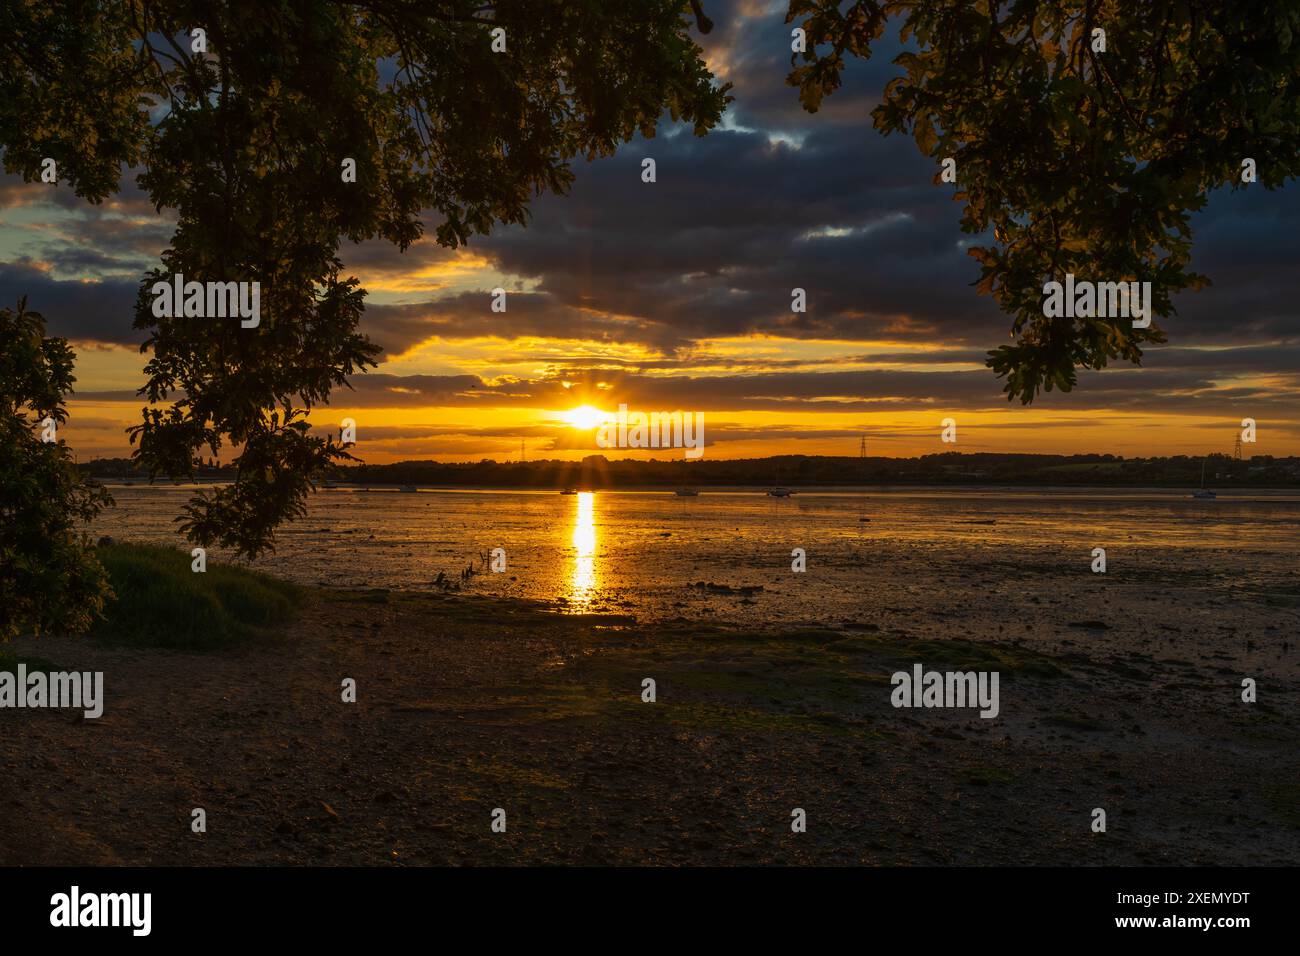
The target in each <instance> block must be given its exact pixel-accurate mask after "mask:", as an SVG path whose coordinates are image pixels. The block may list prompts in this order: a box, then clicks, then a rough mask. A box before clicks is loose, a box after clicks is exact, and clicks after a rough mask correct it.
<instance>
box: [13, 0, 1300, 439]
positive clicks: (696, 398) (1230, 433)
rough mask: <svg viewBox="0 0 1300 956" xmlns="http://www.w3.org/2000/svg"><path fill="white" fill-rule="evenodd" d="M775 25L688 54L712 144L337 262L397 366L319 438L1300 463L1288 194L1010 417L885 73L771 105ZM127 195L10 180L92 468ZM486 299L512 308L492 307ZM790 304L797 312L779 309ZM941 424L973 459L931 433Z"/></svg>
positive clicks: (130, 345) (135, 220) (775, 83)
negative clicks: (1248, 425)
mask: <svg viewBox="0 0 1300 956" xmlns="http://www.w3.org/2000/svg"><path fill="white" fill-rule="evenodd" d="M784 7H785V3H784V2H783V0H782V2H780V3H775V4H765V3H759V2H752V0H751V2H745V3H736V2H732V3H722V2H717V0H714V2H711V3H710V4H709V6H708V9H709V15H710V16H711V17H712V18H713V19H714V21H715V22H716V24H717V26H716V27H715V29H714V31H713V33H712V34H710V35H708V36H704V37H699V39H700V41H701V43H702V45H703V46H704V48H705V50H706V51H707V52H708V55H709V60H710V63H711V65H712V66H713V68H714V71H715V73H717V74H718V75H719V76H720V77H721V78H722V79H724V80H728V81H730V82H732V83H733V84H734V89H733V91H732V94H733V95H734V96H735V102H734V103H733V104H732V105H731V108H730V110H729V112H728V114H727V116H726V120H725V124H724V127H723V128H721V129H718V130H716V131H714V132H713V133H711V134H709V135H708V136H706V137H704V138H696V137H695V136H693V135H692V134H691V132H690V130H689V129H683V128H678V127H675V126H674V125H673V124H671V123H670V122H669V121H668V120H667V119H665V121H664V123H663V124H662V125H661V126H660V131H659V135H658V136H657V137H655V138H654V139H653V140H648V141H647V140H641V139H638V140H636V141H633V142H631V143H629V144H627V145H625V146H624V147H623V149H622V150H620V152H619V153H618V154H617V155H616V156H614V157H612V158H608V159H604V160H599V161H597V162H594V163H588V162H586V161H585V160H582V159H578V160H575V162H574V164H573V168H574V172H575V173H576V174H577V181H576V182H575V184H574V186H573V189H572V192H571V194H570V195H568V196H563V197H556V196H544V197H542V198H540V199H538V200H537V201H536V202H535V203H534V205H533V207H532V211H533V216H532V221H531V222H530V224H529V225H528V226H527V227H526V228H518V227H510V228H500V229H498V230H497V231H495V232H494V233H493V234H492V235H491V236H488V237H480V238H476V239H474V240H473V241H472V242H471V244H470V246H469V247H468V248H467V249H460V250H455V251H453V250H448V249H445V248H443V247H440V246H438V245H437V244H436V243H434V242H433V241H432V239H426V240H423V241H421V242H419V243H417V244H416V245H414V246H413V247H412V248H411V249H409V250H408V251H407V252H406V253H399V252H398V251H397V250H396V249H395V248H394V247H392V246H390V245H388V244H386V243H383V242H372V243H365V244H361V245H348V246H345V247H344V248H343V250H342V252H341V256H342V258H343V260H344V262H345V263H346V266H347V268H348V269H349V270H350V271H351V273H352V274H355V275H356V276H358V277H359V278H360V279H361V282H362V284H363V286H364V287H365V288H366V289H367V290H368V291H369V296H368V299H367V303H368V308H367V311H366V315H365V318H364V319H363V322H362V326H361V328H362V331H364V332H366V333H367V334H368V335H370V337H371V338H372V339H373V340H374V341H376V342H377V343H379V344H380V345H382V346H383V348H384V350H385V351H384V356H383V359H382V362H381V364H380V366H379V368H378V369H376V370H374V371H372V372H370V373H368V374H365V375H358V376H356V377H354V379H353V382H352V384H353V386H354V388H355V391H353V392H348V391H340V392H338V393H336V396H335V399H334V401H333V404H332V405H331V406H330V407H328V408H324V409H321V410H318V411H317V412H316V413H315V414H314V415H313V423H314V424H315V425H317V426H318V427H320V428H322V429H325V428H327V427H329V428H334V427H336V426H337V423H338V422H339V421H340V419H342V418H344V417H352V418H354V419H355V420H356V422H357V437H358V441H359V447H358V449H357V453H358V455H359V456H360V457H361V458H362V459H363V460H365V461H369V462H375V463H382V462H387V461H393V460H400V459H403V458H432V459H439V460H444V461H453V460H477V459H480V458H496V459H498V460H502V459H516V458H518V456H519V453H520V451H519V449H520V442H521V441H524V442H526V447H527V455H528V457H529V458H530V459H531V458H548V457H549V458H578V457H582V456H583V455H586V454H590V453H592V452H593V451H596V450H597V449H596V448H595V445H594V441H593V438H592V431H591V429H589V428H588V429H580V428H576V427H573V425H572V424H571V420H572V416H568V415H566V413H567V412H568V411H569V410H571V409H573V408H575V407H576V406H581V405H589V406H593V407H595V408H599V409H605V410H615V409H617V408H618V406H619V404H620V403H626V404H627V405H628V406H629V407H630V408H632V409H634V410H643V411H647V412H649V411H671V410H675V409H682V410H686V411H699V412H703V413H704V415H705V438H706V441H707V449H706V452H705V457H706V458H737V457H756V456H764V455H772V454H789V453H803V454H830V455H856V454H857V451H858V441H859V438H860V437H861V436H864V435H865V436H866V438H867V441H868V447H869V450H870V453H871V454H876V455H888V456H904V455H916V454H924V453H928V452H940V451H951V450H954V448H955V450H957V451H1016V452H1033V451H1041V452H1060V453H1071V452H1110V453H1114V454H1122V455H1130V456H1131V455H1149V454H1191V455H1200V454H1204V453H1206V452H1211V451H1218V452H1230V451H1231V449H1232V444H1233V438H1234V436H1235V434H1236V431H1237V428H1238V426H1239V423H1240V421H1241V419H1242V418H1244V417H1250V418H1254V419H1255V420H1256V421H1257V422H1258V424H1259V441H1258V444H1257V445H1255V446H1254V448H1253V449H1252V448H1249V447H1248V449H1247V454H1250V453H1251V452H1252V451H1253V452H1255V453H1262V454H1273V455H1288V454H1291V455H1294V454H1300V304H1298V302H1300V241H1298V240H1300V234H1298V233H1297V225H1296V224H1297V223H1300V187H1296V186H1295V185H1294V184H1292V185H1291V186H1290V187H1289V188H1287V189H1285V190H1281V191H1276V192H1271V193H1270V192H1268V191H1266V190H1264V189H1263V188H1262V187H1259V186H1256V187H1251V188H1248V189H1246V190H1243V191H1241V192H1238V193H1236V194H1229V193H1222V194H1216V195H1215V196H1214V197H1212V199H1211V201H1210V203H1209V205H1208V207H1207V208H1206V209H1205V210H1204V211H1202V212H1201V213H1199V214H1197V215H1195V216H1194V217H1193V227H1194V230H1195V253H1194V257H1193V260H1192V267H1193V269H1194V270H1195V271H1198V272H1202V273H1205V274H1207V275H1208V276H1209V277H1210V278H1211V280H1212V282H1213V285H1212V286H1211V287H1210V288H1208V289H1206V290H1204V291H1202V292H1199V293H1197V292H1188V293H1185V294H1183V295H1181V296H1179V297H1178V298H1177V299H1176V304H1177V306H1178V310H1179V314H1178V315H1177V316H1174V317H1172V318H1170V319H1168V320H1164V321H1160V322H1158V324H1160V325H1161V326H1162V327H1163V328H1164V329H1165V330H1166V331H1167V333H1168V335H1169V342H1168V343H1167V344H1166V345H1163V346H1155V347H1153V348H1152V349H1151V350H1150V351H1149V352H1148V353H1147V359H1146V363H1145V367H1144V368H1142V369H1131V368H1129V367H1127V366H1117V367H1115V368H1112V369H1110V370H1107V371H1105V372H1100V373H1097V372H1083V373H1081V374H1080V383H1079V387H1078V388H1077V390H1076V391H1075V392H1074V393H1072V394H1069V395H1062V394H1060V393H1051V394H1048V395H1044V396H1042V397H1041V398H1040V399H1039V400H1038V402H1036V403H1035V405H1034V406H1032V407H1030V408H1028V409H1026V408H1023V407H1022V406H1020V405H1019V403H1015V404H1008V402H1007V401H1006V399H1005V396H1004V395H1003V393H1002V391H1001V387H1000V382H999V381H998V380H997V379H996V378H995V377H994V376H993V373H992V372H991V371H989V370H988V369H987V368H985V367H984V365H983V361H984V358H985V353H986V352H987V350H988V349H990V348H994V347H996V346H998V345H1002V344H1004V343H1006V342H1007V341H1008V332H1009V328H1010V318H1009V317H1008V316H1006V315H1004V314H1003V313H1001V312H1000V311H999V310H998V309H997V307H996V306H995V305H994V304H993V303H992V302H991V301H990V300H989V299H987V298H985V297H981V296H979V295H977V294H976V292H975V291H974V289H973V287H972V283H973V282H974V281H975V279H976V278H977V276H978V267H977V264H976V263H975V261H974V260H973V259H971V258H970V257H969V256H967V255H966V253H965V249H966V248H967V247H968V246H969V245H971V244H972V243H973V242H974V241H975V238H974V237H971V236H968V235H965V234H963V233H962V232H961V231H960V230H959V229H958V219H959V215H960V207H959V205H958V204H957V203H955V202H954V201H953V200H952V193H953V189H954V187H953V186H951V185H935V184H934V176H935V172H936V170H935V168H934V166H933V164H932V163H931V161H930V160H928V159H926V158H925V157H923V156H922V155H921V154H920V152H919V151H918V149H917V147H916V146H915V144H914V143H913V142H912V141H911V140H910V139H905V138H901V137H897V136H896V137H892V138H890V139H885V138H883V137H881V136H880V135H879V134H878V133H876V132H875V130H874V129H873V128H872V125H871V119H870V115H869V113H870V110H871V108H872V107H873V106H874V105H875V103H876V101H877V98H878V96H879V93H880V90H881V89H882V87H883V85H884V83H885V82H886V81H887V79H888V78H889V77H890V76H892V75H893V74H894V72H895V69H896V68H895V67H894V66H892V65H891V63H890V60H891V59H892V58H893V55H894V53H896V52H897V50H896V49H894V50H891V49H890V48H889V47H888V45H887V44H882V46H881V47H880V49H879V50H878V52H877V54H876V57H874V58H873V59H872V60H871V61H870V62H869V63H866V64H863V63H856V64H854V65H853V66H852V67H851V68H850V70H849V71H848V72H847V74H846V77H845V87H844V88H843V89H842V90H840V91H839V92H837V93H836V94H835V95H833V96H832V97H830V99H829V100H828V101H827V102H826V103H825V104H824V106H823V109H822V110H821V112H819V113H817V114H813V115H810V114H807V113H805V112H804V111H803V110H802V109H801V108H800V106H799V103H798V97H797V94H796V91H795V90H794V89H792V88H790V87H787V86H786V85H785V83H784V79H785V76H786V73H787V72H788V70H789V38H790V32H789V31H790V27H789V26H788V25H786V24H785V23H784V21H783V10H784ZM647 156H649V157H653V158H654V159H655V161H656V164H657V177H658V181H657V182H655V183H653V184H647V183H643V182H642V181H641V161H642V160H643V159H644V158H645V157H647ZM133 179H134V177H133V175H128V176H127V177H125V178H124V181H123V190H122V192H121V193H120V195H119V196H118V197H116V198H115V199H114V200H112V201H109V202H106V203H105V204H103V205H102V206H99V207H95V206H91V205H89V204H87V203H85V202H83V201H82V200H79V199H78V198H77V197H75V196H74V195H73V194H72V192H71V190H70V189H68V188H67V187H66V186H64V185H58V186H50V185H43V184H40V183H32V184H24V183H22V182H21V180H20V179H19V178H17V177H12V176H11V177H0V302H3V303H4V304H6V305H12V304H13V303H15V302H16V300H17V299H18V298H19V297H20V296H22V295H27V296H28V298H29V306H30V307H31V308H33V309H34V310H36V311H39V312H41V313H43V314H44V315H45V317H46V319H47V322H48V324H49V329H50V332H51V334H56V335H63V336H67V337H68V338H70V339H72V340H73V341H74V342H75V343H76V347H77V352H78V369H77V376H78V383H77V395H76V397H75V399H74V400H73V402H72V403H71V410H72V419H71V421H70V423H69V425H68V427H67V428H66V429H65V431H64V436H65V437H66V438H67V439H68V441H69V442H70V444H71V445H72V446H73V447H74V448H75V449H76V451H77V453H78V456H79V457H80V458H81V459H82V460H85V459H87V458H91V457H100V456H110V457H115V456H125V455H127V454H129V450H130V446H129V445H128V443H127V439H126V437H125V435H124V432H123V430H124V429H125V428H126V427H127V426H128V425H130V424H133V423H134V422H135V421H137V420H138V418H139V409H140V407H141V405H142V400H141V399H139V398H138V397H136V395H135V390H136V389H137V388H138V387H139V386H140V385H141V384H142V382H143V378H144V377H143V374H142V372H141V368H142V366H143V363H144V360H145V357H144V356H141V355H140V354H139V350H138V345H139V342H140V340H141V337H140V334H139V333H138V332H136V331H134V330H133V329H132V328H131V322H132V316H133V306H134V301H135V296H136V290H137V287H138V283H139V281H140V275H141V273H142V272H143V271H144V270H145V269H147V268H149V267H151V266H154V265H156V262H157V256H158V253H159V252H160V250H161V249H162V248H164V246H165V245H166V244H167V242H168V240H169V238H170V235H171V230H172V224H171V220H169V219H168V218H167V217H165V216H159V215H157V214H156V213H155V212H154V210H153V208H152V206H151V204H150V203H149V202H148V200H147V199H146V197H145V196H144V195H143V194H142V193H141V192H140V191H139V190H138V189H137V188H136V187H135V185H134V182H133ZM434 225H436V223H434V222H430V223H429V227H430V228H429V229H428V233H429V234H432V231H433V229H432V227H433V226H434ZM496 286H502V287H504V288H506V289H508V290H509V293H510V294H509V297H508V307H507V312H506V313H505V314H497V313H493V312H492V311H491V309H490V301H491V296H490V294H489V290H491V289H492V288H494V287H496ZM794 287H802V288H804V289H806V290H807V295H808V311H807V312H806V313H805V314H802V315H796V314H793V313H792V312H791V311H790V301H791V289H792V288H794ZM945 417H952V418H954V419H955V420H956V421H957V423H958V428H959V432H958V434H959V439H958V443H957V445H956V446H952V445H944V444H941V442H940V440H939V433H940V425H939V423H940V420H941V419H943V418H945ZM579 418H581V416H579ZM588 424H589V423H588ZM605 453H606V454H610V455H611V456H613V455H618V454H622V453H621V452H605ZM635 454H638V455H639V456H641V457H649V455H650V454H651V453H648V452H647V453H635ZM653 454H655V455H657V456H658V457H666V456H667V454H671V453H665V452H662V451H660V452H655V453H653ZM678 454H680V453H678Z"/></svg>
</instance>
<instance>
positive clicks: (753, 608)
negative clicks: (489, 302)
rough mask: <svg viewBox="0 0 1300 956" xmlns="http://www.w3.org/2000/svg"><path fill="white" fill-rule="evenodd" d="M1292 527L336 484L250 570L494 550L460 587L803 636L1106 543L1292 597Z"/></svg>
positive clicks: (1179, 496) (1065, 498) (147, 504)
mask: <svg viewBox="0 0 1300 956" xmlns="http://www.w3.org/2000/svg"><path fill="white" fill-rule="evenodd" d="M111 491H112V493H113V495H114V497H115V498H116V500H117V507H116V508H114V509H112V510H110V511H109V512H107V513H106V514H105V515H104V516H103V517H101V519H100V521H99V522H98V524H97V525H96V532H97V533H100V534H109V535H113V536H114V537H117V538H121V539H129V540H145V541H153V542H158V543H171V544H177V545H180V544H183V541H182V540H181V538H180V536H179V535H177V534H176V533H175V530H174V526H173V519H174V518H175V516H176V515H177V514H179V511H180V506H181V504H182V503H183V501H184V500H185V499H186V498H187V497H189V495H190V494H192V493H193V491H194V488H193V487H187V486H179V487H177V486H156V487H148V486H135V487H125V486H120V485H119V486H111ZM864 519H865V520H864ZM1297 532H1300V495H1295V494H1259V493H1253V494H1242V495H1232V494H1231V493H1221V497H1220V498H1219V499H1218V500H1216V501H1208V502H1205V501H1195V500H1192V499H1190V498H1188V497H1187V496H1186V492H1147V491H1112V490H1106V491H1061V490H1054V491H1033V490H1024V489H1015V490H990V489H979V490H967V491H961V490H942V491H939V490H931V489H889V490H881V489H875V488H873V489H868V490H865V491H863V492H854V491H826V492H801V493H799V494H798V495H796V496H795V497H792V498H786V499H776V498H770V497H767V496H765V495H764V494H762V493H761V492H759V491H733V492H709V491H702V492H701V494H700V496H699V497H696V498H679V497H676V496H675V495H673V494H672V493H671V492H663V491H640V492H597V493H582V494H578V495H569V496H564V495H559V494H557V493H554V492H530V491H477V490H441V489H440V490H421V491H418V492H415V493H409V492H408V493H403V492H398V491H395V490H394V491H387V490H385V491H372V492H362V491H354V490H348V489H329V490H323V491H321V492H320V493H318V494H317V495H315V496H314V497H313V498H312V499H311V504H310V511H309V514H308V517H306V518H305V519H303V520H302V521H300V522H297V523H295V524H293V525H291V526H289V527H287V528H285V529H284V530H283V531H282V532H281V533H280V536H279V543H278V547H277V550H276V552H275V554H274V555H272V556H271V557H268V558H263V559H260V560H259V561H257V562H256V563H255V565H254V566H256V567H259V568H262V569H264V570H267V571H269V572H271V573H273V574H277V575H280V576H283V577H288V578H291V579H293V580H297V581H300V582H303V583H306V584H325V585H333V586H344V587H385V588H417V589H418V588H432V587H433V586H434V584H433V582H434V580H435V578H436V577H437V575H438V572H439V571H442V572H445V573H446V575H447V576H448V577H449V578H451V579H452V580H453V581H456V582H459V581H460V572H461V571H462V570H463V569H464V568H466V567H468V566H470V565H474V566H476V567H479V568H482V564H481V559H482V558H483V557H486V556H487V555H488V554H489V552H490V551H491V550H492V549H493V548H497V547H500V548H504V549H505V550H506V554H507V569H506V571H505V573H503V574H493V573H482V574H479V575H476V576H474V577H473V578H472V579H471V580H470V582H469V583H468V584H467V585H465V587H466V589H468V590H472V591H477V592H483V593H501V594H513V595H519V596H523V597H529V598H536V599H541V600H545V601H548V602H554V603H555V604H556V605H557V607H559V608H561V609H565V610H571V611H599V612H619V613H633V614H636V615H637V616H638V617H640V618H646V619H663V618H674V617H681V618H686V619H690V620H699V619H702V618H705V619H714V620H728V621H747V622H750V623H760V622H769V621H782V622H796V623H797V622H825V621H832V620H844V619H851V618H852V616H853V614H854V611H855V609H856V608H858V607H859V606H861V604H862V602H863V601H864V600H872V601H882V600H892V598H891V595H894V594H897V593H901V592H908V593H916V592H918V591H919V589H921V588H925V587H941V586H944V582H948V583H949V584H952V583H955V582H960V581H962V580H966V581H977V580H978V581H983V582H988V581H989V580H994V581H1001V580H1003V579H1006V580H1008V581H1011V580H1014V579H1016V578H1017V577H1019V576H1020V575H1021V574H1022V572H1023V573H1025V574H1028V573H1031V572H1033V573H1037V574H1041V573H1042V572H1043V571H1044V569H1049V570H1050V569H1053V568H1064V569H1068V572H1069V573H1070V574H1073V573H1074V572H1075V571H1076V570H1077V569H1079V568H1080V567H1082V568H1083V570H1084V572H1087V569H1088V563H1089V561H1090V553H1091V550H1092V549H1093V548H1095V547H1103V548H1105V549H1106V551H1107V558H1108V563H1109V564H1110V565H1111V573H1110V579H1111V580H1115V579H1116V578H1117V575H1116V574H1115V572H1116V571H1118V570H1121V569H1127V570H1128V571H1130V572H1131V571H1133V570H1134V569H1141V570H1142V571H1143V573H1150V574H1151V575H1152V576H1153V577H1152V580H1155V579H1157V578H1159V579H1160V580H1164V581H1167V582H1174V583H1177V582H1178V581H1179V579H1180V577H1179V576H1180V575H1184V574H1185V573H1187V572H1188V569H1191V570H1194V571H1197V572H1198V573H1199V572H1203V571H1204V570H1205V569H1206V568H1210V569H1214V570H1215V571H1216V573H1217V574H1218V576H1219V578H1220V579H1221V581H1222V583H1223V584H1224V586H1237V587H1241V586H1245V587H1252V588H1257V589H1258V588H1264V589H1267V588H1276V587H1279V586H1291V584H1290V583H1289V582H1294V579H1295V569H1296V567H1297V562H1296V557H1297V554H1298V553H1300V544H1298V542H1300V534H1298V533H1297ZM187 547H188V546H187ZM794 548H804V549H805V550H806V552H807V560H808V566H809V573H807V574H803V575H796V574H792V573H791V570H790V562H791V560H792V558H791V550H792V549H794ZM212 555H213V556H216V557H219V556H220V553H219V552H213V553H212ZM701 584H716V585H725V586H727V587H730V588H735V589H739V588H749V589H757V588H761V590H752V591H749V592H747V593H727V592H725V591H720V590H719V589H717V588H714V589H708V588H704V587H701V586H699V585H701ZM971 586H975V585H974V584H972V585H971Z"/></svg>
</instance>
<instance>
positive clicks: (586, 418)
mask: <svg viewBox="0 0 1300 956" xmlns="http://www.w3.org/2000/svg"><path fill="white" fill-rule="evenodd" d="M609 417H610V416H609V412H602V411H601V410H600V409H599V408H592V407H591V406H590V405H579V406H578V407H577V408H571V409H569V410H568V411H567V412H565V413H564V415H563V418H564V420H565V421H566V422H567V423H568V424H569V425H570V427H572V428H581V429H583V430H586V429H588V428H599V427H600V426H601V425H603V424H605V422H607V421H609Z"/></svg>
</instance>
